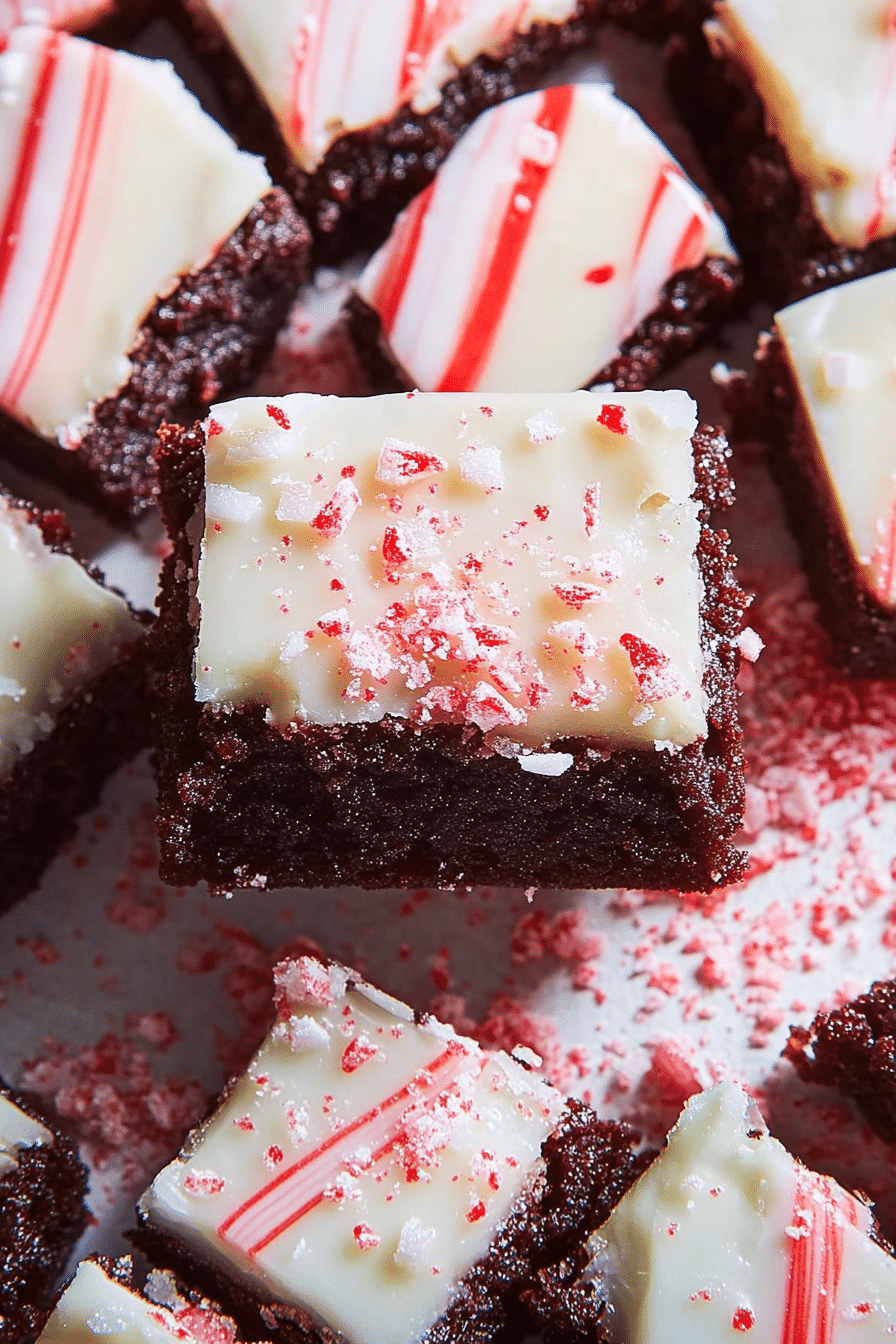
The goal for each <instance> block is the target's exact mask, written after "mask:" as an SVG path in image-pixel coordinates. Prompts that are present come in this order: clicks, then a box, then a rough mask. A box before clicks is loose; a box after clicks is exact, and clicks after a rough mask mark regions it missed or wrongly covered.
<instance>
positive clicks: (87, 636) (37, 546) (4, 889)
mask: <svg viewBox="0 0 896 1344" xmlns="http://www.w3.org/2000/svg"><path fill="white" fill-rule="evenodd" d="M68 538H69V532H68V528H67V526H66V524H65V520H64V518H63V516H62V515H61V514H60V513H55V512H54V513H41V512H40V511H39V510H38V509H36V508H34V507H33V506H31V505H30V504H27V503H24V502H22V501H17V500H14V499H13V498H12V497H11V496H9V495H7V494H4V493H3V492H2V490H0V590H2V591H3V592H4V593H5V598H4V601H3V602H2V603H0V688H2V699H0V852H2V854H3V870H2V874H0V911H2V910H5V909H8V908H9V906H11V905H12V904H13V903H14V902H15V901H17V900H19V899H20V898H21V897H22V896H24V895H26V893H27V892H29V891H30V890H31V889H32V888H33V887H34V886H35V885H36V884H37V882H38V880H39V878H40V875H41V873H42V872H43V870H44V868H45V867H46V865H47V864H48V863H49V862H50V860H51V859H52V858H53V857H54V855H55V854H56V852H57V850H58V849H59V847H60V845H61V844H62V843H63V842H64V841H65V840H66V839H68V837H69V836H70V835H71V834H72V833H73V831H74V827H75V823H76V821H77V818H78V817H79V816H80V814H81V813H82V812H84V811H86V810H87V809H88V808H90V807H92V806H93V805H94V804H95V803H96V802H97V801H98V799H99V794H100V790H101V788H102V786H103V784H104V783H105V781H106V780H107V779H108V777H109V776H110V775H111V774H112V773H113V772H114V771H115V770H117V769H118V767H119V766H120V765H122V764H124V762H125V761H127V760H129V759H130V758H131V757H132V756H134V755H136V753H137V752H138V751H140V750H141V748H143V747H145V746H147V745H148V741H149V711H148V703H147V702H148V696H149V684H150V672H151V668H150V652H149V645H148V641H147V638H146V629H147V626H148V625H149V623H150V618H149V616H148V615H147V614H140V613H137V612H134V611H132V610H131V609H130V608H129V607H128V604H127V603H126V602H125V601H124V599H123V598H122V597H121V596H120V595H118V594H117V593H115V592H113V591H112V590H110V589H107V588H105V587H103V586H102V584H101V582H100V576H99V575H98V574H97V573H96V572H95V571H89V570H86V569H85V567H83V566H81V565H80V564H79V563H78V561H77V560H76V559H75V558H74V556H73V554H72V552H71V549H70V547H69V544H68Z"/></svg>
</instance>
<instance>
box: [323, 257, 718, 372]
mask: <svg viewBox="0 0 896 1344" xmlns="http://www.w3.org/2000/svg"><path fill="white" fill-rule="evenodd" d="M741 289H742V277H741V268H740V266H739V265H738V263H737V262H736V261H731V260H729V259H728V258H726V257H707V259H706V260H705V261H703V262H701V264H700V265H699V266H695V267H693V268H692V269H690V270H686V271H679V272H678V273H677V274H676V275H673V276H672V277H671V278H670V279H669V280H667V281H666V283H665V285H664V286H663V288H662V290H661V291H660V296H659V299H658V301H657V306H656V307H655V308H654V310H653V312H652V313H650V314H648V316H647V317H645V318H644V320H643V321H642V322H640V323H639V324H638V326H637V327H636V328H635V330H634V331H633V332H632V333H631V335H629V336H628V337H626V339H625V340H624V341H623V342H622V343H621V344H620V346H619V350H618V352H617V353H616V354H615V355H614V356H613V358H612V359H611V360H610V361H609V362H608V363H607V364H605V365H604V366H603V368H601V369H598V370H597V371H596V372H595V373H594V375H593V376H592V377H591V378H589V379H588V380H587V383H586V386H590V385H591V384H594V383H612V385H613V386H614V387H615V389H616V391H617V392H640V391H641V390H642V389H643V388H645V387H647V385H648V383H649V382H650V380H651V379H652V378H655V377H656V376H657V375H658V374H660V373H663V372H665V370H666V369H668V368H672V367H674V365H675V364H677V363H678V362H679V360H682V359H684V358H685V357H686V356H687V355H689V354H690V353H691V351H692V350H695V349H696V348H698V347H699V346H700V345H702V344H703V343H704V341H706V340H708V339H710V338H711V337H712V336H713V335H714V334H715V332H716V331H717V330H718V327H719V326H720V324H721V323H722V322H723V321H724V320H725V319H728V318H731V317H733V316H735V315H736V312H737V311H738V308H739V303H738V300H739V299H740V297H741ZM344 317H345V321H346V323H347V326H348V331H349V335H350V337H351V340H352V344H353V346H354V348H355V351H356V352H357V355H358V360H359V362H360V364H361V366H362V368H363V370H364V372H365V374H366V376H367V378H368V380H369V382H370V385H371V387H372V388H373V390H374V392H378V393H385V392H406V391H410V390H411V389H412V386H413V385H412V383H411V382H410V380H409V379H408V378H407V376H406V374H405V373H404V371H403V370H402V369H401V368H400V367H399V366H398V365H397V364H396V363H395V361H394V360H393V358H392V356H391V354H390V352H389V347H388V341H387V339H386V337H385V335H384V333H383V329H382V324H381V322H380V318H379V315H378V314H377V313H376V312H375V311H374V309H373V308H371V307H370V305H369V304H368V303H367V302H366V301H365V300H364V299H362V298H361V296H360V295H359V294H355V293H353V294H352V295H351V297H350V298H349V299H348V300H347V302H346V305H345V310H344Z"/></svg>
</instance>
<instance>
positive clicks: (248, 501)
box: [205, 482, 261, 523]
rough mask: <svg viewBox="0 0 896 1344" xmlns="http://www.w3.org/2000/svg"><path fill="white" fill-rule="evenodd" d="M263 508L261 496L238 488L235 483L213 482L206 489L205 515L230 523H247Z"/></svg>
mask: <svg viewBox="0 0 896 1344" xmlns="http://www.w3.org/2000/svg"><path fill="white" fill-rule="evenodd" d="M260 508H261V496H260V495H250V494H249V493H248V492H247V491H245V490H237V488H236V486H233V485H217V484H215V483H214V482H211V483H210V484H209V485H208V486H207V487H206V491H205V516H206V517H207V518H211V519H212V520H216V519H218V520H220V521H222V522H229V523H245V522H248V521H249V519H250V518H254V517H255V515H256V513H258V511H259V509H260Z"/></svg>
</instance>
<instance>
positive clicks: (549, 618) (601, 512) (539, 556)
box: [195, 392, 706, 763]
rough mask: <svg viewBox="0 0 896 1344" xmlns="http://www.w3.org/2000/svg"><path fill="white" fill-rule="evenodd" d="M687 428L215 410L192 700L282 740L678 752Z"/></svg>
mask: <svg viewBox="0 0 896 1344" xmlns="http://www.w3.org/2000/svg"><path fill="white" fill-rule="evenodd" d="M695 425H696V408H695V406H694V403H693V402H692V401H691V400H690V398H689V397H688V396H687V395H686V394H685V393H683V392H641V393H629V394H626V395H622V394H619V395H617V394H615V393H614V394H612V397H611V398H610V397H607V398H605V397H604V396H602V395H599V394H597V393H592V392H572V393H564V394H555V395H552V396H542V395H534V394H529V395H504V394H499V395H497V396H488V397H483V395H482V394H479V395H478V396H470V395H451V394H441V395H439V394H408V395H405V394H400V395H397V396H388V397H374V398H363V399H349V398H343V399H340V398H338V397H315V396H311V395H310V394H297V395H294V396H291V397H283V398H280V399H279V400H276V401H273V402H265V401H264V400H263V399H260V398H258V399H244V400H241V401H235V402H230V403H228V404H225V405H221V406H217V407H215V408H213V410H212V415H211V420H210V421H209V422H208V425H207V429H208V435H209V438H208V462H207V482H208V483H207V490H206V531H205V540H204V543H203V550H202V558H201V562H200V572H199V586H198V598H199V605H200V609H201V617H200V628H199V643H198V648H197V652H196V660H195V684H196V694H197V697H198V698H199V699H200V700H202V701H205V702H207V703H209V704H214V705H233V704H243V703H247V702H256V703H258V702H260V703H262V704H264V705H266V706H267V707H268V709H269V718H270V721H271V722H273V723H274V724H276V725H278V726H282V727H285V726H286V725H288V724H289V723H290V722H291V721H292V720H295V719H302V720H304V721H306V722H311V723H321V724H333V723H346V722H360V721H375V720H378V719H381V718H382V717H383V715H385V714H394V715H398V716H400V717H403V718H410V719H411V720H412V721H413V722H416V723H422V724H425V723H428V722H431V721H433V720H436V721H449V722H458V723H466V724H476V725H478V727H480V728H481V729H482V730H483V731H484V732H488V731H490V730H492V729H494V730H496V733H497V734H498V736H500V737H501V738H503V739H505V740H506V739H507V738H511V739H514V740H516V741H517V742H521V743H524V744H526V746H527V747H532V746H540V745H543V744H545V743H548V742H550V741H551V740H552V739H554V738H559V737H564V736H576V735H577V736H591V737H594V738H596V739H598V740H599V742H600V743H605V744H611V745H614V746H623V745H624V746H629V745H630V746H642V747H647V748H652V747H654V746H656V747H657V748H662V747H670V748H673V749H674V748H675V747H678V746H681V745H683V744H685V743H689V742H692V741H694V740H695V739H696V738H698V737H700V736H702V735H703V734H705V732H706V721H705V716H704V704H703V692H702V678H703V655H702V651H701V646H700V630H699V620H698V606H699V600H700V596H701V591H702V588H701V580H700V576H699V572H698V567H697V562H696V559H695V550H696V546H697V542H698V538H699V523H698V520H697V506H696V504H695V503H694V501H693V500H692V498H691V496H692V494H693V490H694V472H693V458H692V450H691V443H690V440H691V435H692V434H693V432H694V429H695ZM235 613H239V615H238V618H237V619H234V614H235ZM570 763H571V760H570Z"/></svg>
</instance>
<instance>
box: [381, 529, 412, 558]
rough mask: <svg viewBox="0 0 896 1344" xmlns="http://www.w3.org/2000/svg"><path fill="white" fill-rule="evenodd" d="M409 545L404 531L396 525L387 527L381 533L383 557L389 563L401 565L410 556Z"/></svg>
mask: <svg viewBox="0 0 896 1344" xmlns="http://www.w3.org/2000/svg"><path fill="white" fill-rule="evenodd" d="M411 554H412V552H411V547H410V546H409V545H408V541H407V538H406V537H405V535H404V533H403V532H401V531H399V529H398V528H397V527H387V528H386V530H385V532H384V533H383V559H384V560H385V561H386V563H387V564H389V565H403V564H404V563H405V561H407V560H410V558H411Z"/></svg>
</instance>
